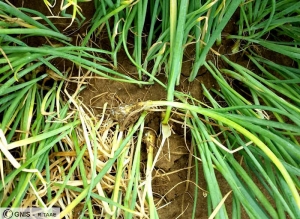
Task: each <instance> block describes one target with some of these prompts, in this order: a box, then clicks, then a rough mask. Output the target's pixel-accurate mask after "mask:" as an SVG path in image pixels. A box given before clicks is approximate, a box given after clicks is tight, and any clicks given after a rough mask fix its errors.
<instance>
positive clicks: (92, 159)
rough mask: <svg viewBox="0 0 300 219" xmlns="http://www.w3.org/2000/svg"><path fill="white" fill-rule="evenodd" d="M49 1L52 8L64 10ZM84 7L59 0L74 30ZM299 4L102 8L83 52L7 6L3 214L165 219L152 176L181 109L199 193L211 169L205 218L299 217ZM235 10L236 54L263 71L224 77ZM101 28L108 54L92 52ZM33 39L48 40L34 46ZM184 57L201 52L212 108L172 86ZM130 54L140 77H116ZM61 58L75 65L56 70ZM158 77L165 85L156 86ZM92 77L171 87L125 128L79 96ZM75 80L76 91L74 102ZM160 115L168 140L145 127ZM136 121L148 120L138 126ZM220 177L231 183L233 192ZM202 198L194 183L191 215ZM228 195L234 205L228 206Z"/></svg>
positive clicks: (131, 113) (1, 24)
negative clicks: (34, 211) (122, 57)
mask: <svg viewBox="0 0 300 219" xmlns="http://www.w3.org/2000/svg"><path fill="white" fill-rule="evenodd" d="M44 2H45V4H46V5H47V7H48V8H49V10H50V11H51V7H52V6H53V4H54V3H55V1H50V0H49V1H48V0H44ZM79 2H85V0H81V1H80V0H77V1H76V0H72V1H65V0H63V1H61V10H62V13H61V15H62V16H65V17H70V18H71V22H70V25H71V24H72V22H73V21H74V20H76V19H77V22H78V23H79V25H80V24H81V23H82V21H83V20H84V17H83V15H82V13H81V11H80V7H79V5H78V3H79ZM297 6H299V3H298V1H294V0H279V1H275V0H272V1H247V2H245V1H242V0H238V1H230V0H228V1H216V0H209V1H187V0H181V1H177V0H171V1H160V0H151V1H145V0H139V1H134V0H118V1H111V0H106V1H95V8H96V12H95V14H94V17H93V19H92V21H91V26H90V29H89V30H88V32H87V34H86V35H85V37H84V38H83V39H82V40H81V39H78V41H76V43H73V44H72V42H71V38H70V37H67V36H65V35H64V34H62V33H60V32H59V30H58V29H57V28H56V27H55V25H54V24H53V23H52V21H51V19H50V18H49V17H46V16H45V15H43V14H41V13H40V12H37V11H34V10H31V9H26V8H19V9H18V8H15V7H12V6H10V5H9V4H7V3H4V2H0V52H1V54H2V56H1V57H0V85H1V86H0V150H1V153H0V174H1V183H0V191H1V192H0V206H1V207H29V206H40V207H45V208H49V207H53V206H59V207H60V208H61V209H63V210H62V213H61V217H80V218H84V217H89V218H96V217H99V218H135V217H141V218H142V217H145V218H146V217H147V218H158V212H157V207H158V205H159V202H157V201H156V200H155V199H154V196H153V191H152V184H151V183H152V172H153V170H154V168H155V164H156V161H157V159H158V157H159V153H160V151H162V147H163V145H164V142H165V141H167V139H168V138H169V137H170V136H171V133H172V130H171V126H170V125H169V124H168V122H169V119H170V116H171V112H173V111H174V112H177V111H179V112H181V115H182V114H184V115H185V116H184V117H182V120H183V121H184V124H186V125H187V127H188V128H185V130H186V129H188V131H189V132H190V133H191V139H190V140H191V142H192V143H191V144H192V146H193V150H192V151H193V157H194V158H195V159H194V163H195V165H196V167H195V174H196V184H197V182H199V178H200V171H199V168H203V173H204V176H203V177H204V179H205V181H206V185H207V188H206V190H207V191H208V197H207V205H206V207H207V210H208V215H207V216H209V217H210V218H214V217H215V218H229V211H230V212H232V213H231V214H232V218H241V217H242V210H244V211H245V212H246V214H247V215H248V216H249V217H250V218H278V219H279V218H287V217H288V218H300V213H299V212H300V211H299V208H300V197H299V188H300V181H299V176H300V170H299V169H300V167H299V163H300V149H299V135H300V118H299V113H300V107H299V106H300V101H299V100H300V96H299V91H300V88H299V66H298V65H299V59H300V56H299V48H298V46H299V34H297V33H298V32H299V31H298V29H297V28H298V27H299V18H298V17H299V10H298V8H297ZM69 7H72V15H68V14H67V9H68V8H69ZM237 8H239V15H240V19H239V22H238V25H239V30H238V33H237V34H236V35H231V36H228V39H235V40H236V44H235V46H236V47H238V48H236V47H234V48H233V51H234V52H238V51H239V50H242V51H243V52H244V53H243V56H244V57H247V59H248V60H249V64H250V65H251V67H252V68H251V69H248V68H246V67H245V66H242V65H240V64H237V63H235V62H233V61H232V60H231V57H230V56H225V55H220V54H218V56H219V57H218V59H221V60H222V61H223V62H224V63H226V65H224V66H228V68H225V67H224V68H223V69H222V68H219V66H217V65H216V64H214V63H212V62H211V61H207V60H206V57H207V54H208V53H209V51H210V50H211V49H212V47H213V45H214V44H216V46H218V45H220V44H221V43H222V40H223V39H222V30H223V29H224V27H225V26H226V24H227V23H228V21H229V19H230V18H231V16H232V15H233V14H234V13H235V12H236V9H237ZM77 15H79V17H81V18H78V16H77ZM33 16H34V17H38V18H39V19H38V20H37V19H34V18H33ZM12 20H14V22H11V21H12ZM39 20H41V22H40V21H39ZM287 24H288V25H287ZM103 30H105V31H106V33H107V35H108V39H109V46H110V48H109V49H107V50H104V49H101V48H95V44H94V43H93V41H94V40H96V37H98V36H99V35H100V31H103ZM281 36H283V37H281ZM32 37H37V38H39V39H42V40H43V42H45V43H44V45H41V46H39V47H35V46H34V45H31V44H30V39H31V38H32ZM242 46H243V47H242ZM256 47H259V48H264V49H268V50H271V51H274V52H276V53H278V54H281V55H282V57H285V58H288V59H289V60H292V62H293V66H284V65H282V64H280V63H275V62H273V61H272V60H268V59H267V58H265V57H264V56H263V53H260V52H259V50H258V49H256ZM187 48H193V49H194V52H195V54H194V63H193V66H192V68H191V74H190V76H189V81H193V80H194V79H195V77H196V76H197V74H198V71H199V68H200V67H204V68H206V69H207V71H208V72H209V73H210V74H211V75H212V76H213V77H214V79H215V81H216V83H218V87H219V88H220V89H219V90H216V89H211V90H208V89H207V88H206V87H205V85H202V88H203V93H204V95H205V99H204V100H203V101H200V100H196V99H195V98H194V97H192V96H191V95H189V94H183V93H181V92H179V91H176V90H175V87H176V85H178V84H179V82H180V77H181V68H182V62H183V56H184V53H185V52H186V51H187ZM121 50H123V51H125V53H126V54H127V56H128V59H129V60H130V61H131V62H132V63H133V64H134V65H135V66H136V71H137V74H138V76H137V77H136V78H134V77H132V76H128V75H125V74H121V73H119V72H118V71H117V67H118V59H117V57H118V54H119V52H120V51H121ZM104 57H110V60H107V59H106V58H104ZM58 58H59V59H62V60H64V61H68V62H71V67H70V68H68V69H62V68H61V67H58V66H57V65H56V64H55V60H57V59H58ZM160 71H163V72H164V73H165V76H166V78H167V84H166V85H164V84H163V83H162V82H161V81H159V80H158V79H157V74H158V73H159V72H160ZM75 72H76V73H75ZM91 73H93V74H96V75H99V76H101V77H103V78H106V79H108V80H115V81H120V82H126V83H135V84H139V85H150V84H153V83H154V82H156V83H160V84H161V85H162V86H164V87H165V88H166V91H167V96H166V101H156V100H150V101H145V102H138V103H133V104H131V105H127V106H125V108H122V110H123V111H124V109H125V112H128V113H127V115H126V116H127V118H125V120H124V121H116V120H114V119H113V118H111V117H110V115H112V114H113V113H112V111H110V112H109V111H108V110H107V104H105V105H104V106H103V111H102V112H101V113H100V114H99V115H95V114H94V113H93V111H91V110H90V109H89V108H88V107H86V106H85V105H84V104H83V103H82V101H81V100H80V98H79V96H78V95H79V94H80V91H82V89H84V88H85V86H83V85H82V84H83V82H84V78H85V76H86V75H88V74H91ZM74 74H76V77H73V75H74ZM145 75H146V76H148V78H147V77H146V79H145V77H144V76H145ZM69 82H76V83H77V89H76V91H75V92H74V93H73V94H70V93H69V92H70V91H69V90H68V89H67V87H68V83H69ZM236 83H238V85H239V88H238V89H236V88H235V87H234V86H233V84H236ZM245 93H246V94H245ZM175 99H176V101H174V100H175ZM126 107H128V108H126ZM158 108H159V109H160V110H161V111H164V118H163V119H162V121H161V130H160V135H161V136H162V143H161V145H156V144H157V142H158V141H156V137H157V136H156V134H155V133H154V132H153V131H152V130H150V129H147V128H146V127H145V122H146V116H147V113H148V112H151V111H156V110H157V109H158ZM132 109H135V110H132ZM113 110H118V108H116V109H113ZM132 117H137V118H138V119H137V120H136V121H133V122H131V123H128V124H127V123H126V122H127V121H128V120H129V118H132ZM125 121H126V122H125ZM124 124H125V125H124ZM143 146H145V147H146V151H147V161H146V162H145V163H146V164H145V166H146V167H145V168H144V169H145V170H142V169H143V168H141V159H142V157H141V156H142V147H143ZM154 147H157V148H158V152H157V153H156V154H155V153H154ZM200 164H201V165H200ZM217 174H221V175H222V176H223V178H224V179H225V180H226V182H227V183H228V185H229V187H230V190H229V191H227V193H226V194H225V195H224V194H223V191H221V185H220V184H219V183H220V182H219V181H218V178H217ZM261 188H263V191H262V190H261ZM198 193H199V191H198V187H197V186H196V187H195V193H194V195H195V196H194V204H193V218H195V217H196V211H197V195H198ZM229 196H231V197H232V200H233V201H232V206H231V207H232V209H231V210H230V209H229V207H228V205H224V203H226V199H227V198H228V197H229ZM76 209H79V212H76Z"/></svg>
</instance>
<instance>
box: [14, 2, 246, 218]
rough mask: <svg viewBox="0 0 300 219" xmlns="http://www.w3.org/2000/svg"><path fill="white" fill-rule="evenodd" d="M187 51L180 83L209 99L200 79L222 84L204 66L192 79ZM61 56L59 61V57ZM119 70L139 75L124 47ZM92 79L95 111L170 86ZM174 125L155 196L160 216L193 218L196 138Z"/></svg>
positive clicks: (89, 93)
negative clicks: (193, 143) (194, 145)
mask: <svg viewBox="0 0 300 219" xmlns="http://www.w3.org/2000/svg"><path fill="white" fill-rule="evenodd" d="M10 2H11V3H12V4H15V5H18V6H19V4H20V1H10ZM23 3H24V5H23V6H24V7H28V8H33V9H38V10H39V11H40V12H42V13H44V14H47V15H49V11H48V9H47V8H46V7H45V5H44V4H43V3H42V2H41V1H40V0H35V1H24V2H23ZM81 6H82V11H83V13H84V16H85V17H86V18H87V21H88V20H90V19H91V17H92V15H93V13H94V8H93V2H88V3H82V4H81ZM55 10H58V9H54V11H55ZM55 13H57V11H55ZM235 19H236V18H235V17H233V18H232V20H231V22H230V23H229V24H228V25H227V27H226V28H225V30H224V36H226V35H227V34H232V33H234V32H235V31H236V28H237V26H236V25H235V23H234V22H235ZM66 24H69V20H59V21H57V22H56V25H58V26H59V27H60V29H64V27H65V26H66ZM87 26H88V22H87V23H86V25H84V26H83V27H84V28H87ZM68 31H69V32H73V34H77V33H78V31H79V30H77V29H76V27H71V28H70V29H69V30H68ZM79 32H81V33H84V32H85V29H82V30H80V31H79ZM102 43H103V44H105V41H104V42H102ZM35 44H36V42H35ZM41 44H42V43H41ZM233 44H234V42H233V41H226V40H223V44H222V45H221V46H219V47H215V48H214V49H215V50H216V51H218V52H219V53H221V54H230V53H231V47H232V45H233ZM37 46H38V45H37ZM187 51H188V52H186V53H185V58H184V62H183V67H182V75H181V80H180V85H179V86H177V87H176V89H177V90H179V91H182V92H185V93H190V94H191V95H192V96H193V97H195V98H196V99H198V100H204V97H203V92H202V86H201V84H204V85H205V86H206V88H207V89H210V88H212V87H214V88H217V84H216V81H215V80H214V79H213V77H212V76H211V74H209V73H208V72H207V71H206V70H205V68H201V69H200V71H199V74H198V76H197V77H196V79H195V80H194V81H193V82H188V76H189V70H190V67H191V65H192V59H191V58H190V57H192V54H193V50H192V49H190V50H188V49H187ZM207 59H210V60H212V61H213V62H216V61H218V58H217V56H216V55H214V54H213V53H210V54H209V55H208V57H207ZM230 59H232V60H234V61H236V60H238V62H239V63H241V64H243V65H245V66H246V65H247V63H248V60H247V59H246V58H245V57H242V56H240V55H239V56H237V55H231V56H230ZM58 62H60V61H59V60H58ZM218 64H219V67H220V68H222V67H227V65H226V64H225V63H223V62H221V61H220V62H219V63H218ZM117 71H119V72H121V73H124V74H127V75H131V76H133V77H136V75H137V72H136V68H135V67H134V66H133V65H132V64H131V62H130V61H129V60H128V59H127V56H126V55H125V54H124V53H122V52H121V53H120V54H119V56H118V69H117ZM158 79H159V80H161V81H162V82H165V81H166V78H165V76H164V75H163V74H162V75H159V76H158ZM88 82H89V84H88V86H87V88H86V89H85V90H84V91H82V92H81V94H80V96H81V99H82V101H83V103H84V104H85V105H87V106H89V107H90V108H91V109H93V110H94V112H95V114H97V113H100V112H101V109H102V107H103V105H104V103H108V108H114V107H118V106H120V105H121V104H126V105H129V104H134V103H137V102H140V101H145V100H165V99H166V90H165V89H164V88H163V87H162V86H160V85H159V84H157V83H155V84H153V85H151V86H143V87H140V86H139V85H136V84H128V83H120V82H116V81H111V80H106V79H99V78H92V79H90V80H89V81H88ZM69 89H70V90H74V86H73V85H72V84H71V85H70V87H69ZM147 121H148V122H147V124H146V128H151V129H152V130H154V131H155V132H156V133H157V135H159V133H160V122H161V115H160V113H152V114H151V115H150V116H149V118H148V120H147ZM174 126H175V127H174V129H173V130H174V133H173V134H172V135H171V137H170V138H169V139H168V143H166V144H165V145H164V147H163V149H162V153H161V155H160V156H159V160H158V162H157V163H156V166H155V167H156V169H155V171H154V173H153V182H152V187H153V192H154V196H155V201H156V203H159V204H158V206H157V207H158V214H159V216H160V218H191V215H192V209H193V203H194V201H195V200H194V197H195V195H194V190H195V185H194V184H195V183H194V182H195V174H194V173H195V166H194V162H193V160H194V158H193V157H192V156H191V153H190V152H191V146H190V145H191V143H190V141H189V139H186V140H185V139H184V136H183V129H182V127H181V125H176V124H174ZM158 139H159V138H158ZM159 144H160V141H159V140H158V142H157V145H159ZM156 151H157V148H156ZM145 153H146V152H145ZM191 161H192V162H191ZM199 171H200V172H199V176H198V180H199V183H198V198H197V206H196V209H197V210H196V218H198V219H202V218H207V217H208V216H207V215H208V210H207V192H206V187H207V186H206V185H207V183H209V182H206V181H205V177H204V174H203V172H202V166H201V163H200V164H199ZM217 177H218V181H219V185H220V187H221V190H222V193H223V195H225V194H227V193H228V192H230V191H231V190H230V187H229V186H228V184H227V182H226V181H225V179H224V178H223V177H222V176H221V175H220V174H219V175H218V174H217ZM225 206H226V209H227V212H228V213H229V218H230V216H231V215H230V214H231V208H232V200H231V196H229V198H228V199H227V200H226V202H225ZM242 218H248V217H247V215H246V214H245V212H243V216H242Z"/></svg>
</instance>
